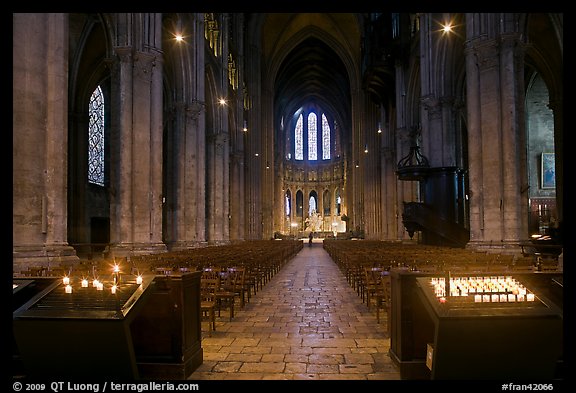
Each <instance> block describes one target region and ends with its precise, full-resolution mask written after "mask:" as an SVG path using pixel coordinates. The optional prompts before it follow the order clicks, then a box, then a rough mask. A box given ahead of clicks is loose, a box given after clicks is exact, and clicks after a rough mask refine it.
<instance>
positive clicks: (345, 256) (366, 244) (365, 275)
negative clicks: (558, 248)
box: [323, 240, 558, 321]
mask: <svg viewBox="0 0 576 393" xmlns="http://www.w3.org/2000/svg"><path fill="white" fill-rule="evenodd" d="M323 245H324V249H325V250H326V251H327V252H328V254H329V255H330V256H331V258H332V259H333V260H334V261H335V263H336V264H337V265H338V266H339V268H340V270H341V271H342V273H343V274H344V275H345V277H346V279H347V281H348V283H349V285H350V286H351V287H352V288H353V289H354V290H355V291H356V292H357V294H358V296H360V297H361V299H362V301H363V302H365V303H366V304H367V306H368V308H371V307H372V305H374V304H379V305H380V306H382V307H383V308H384V309H386V302H387V304H390V301H391V299H390V298H389V297H388V296H389V294H386V293H385V292H384V291H383V290H382V289H381V288H380V287H379V286H378V284H377V280H375V278H374V277H373V274H374V272H378V274H379V275H382V273H381V272H389V271H390V270H393V269H406V270H411V271H418V272H426V273H442V272H444V271H445V270H450V271H452V272H454V273H474V274H478V273H489V272H502V273H513V272H526V271H534V270H537V269H538V270H541V271H554V270H557V268H558V265H557V261H555V260H551V259H542V260H538V261H537V260H536V259H535V258H534V257H532V256H525V255H522V254H521V253H517V254H507V253H500V252H492V253H489V252H482V251H475V250H470V249H462V248H452V247H445V246H433V245H423V244H403V243H401V242H394V241H389V242H387V241H376V240H362V241H352V240H325V241H324V244H323ZM385 276H386V274H385ZM386 280H387V282H388V283H389V274H388V275H387V278H386ZM387 285H389V284H387ZM377 289H378V291H380V292H376V290H377ZM376 311H377V313H379V311H380V308H379V307H377V308H376ZM377 318H378V321H380V317H379V315H377Z"/></svg>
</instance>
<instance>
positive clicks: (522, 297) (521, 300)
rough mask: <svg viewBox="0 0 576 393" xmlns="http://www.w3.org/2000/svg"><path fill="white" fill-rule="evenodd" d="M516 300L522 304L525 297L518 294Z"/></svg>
mask: <svg viewBox="0 0 576 393" xmlns="http://www.w3.org/2000/svg"><path fill="white" fill-rule="evenodd" d="M517 299H518V301H519V302H523V301H524V300H526V298H525V296H524V295H523V294H521V293H520V294H518V296H517Z"/></svg>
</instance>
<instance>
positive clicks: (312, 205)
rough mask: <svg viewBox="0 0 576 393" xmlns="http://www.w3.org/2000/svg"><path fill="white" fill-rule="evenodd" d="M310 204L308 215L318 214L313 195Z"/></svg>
mask: <svg viewBox="0 0 576 393" xmlns="http://www.w3.org/2000/svg"><path fill="white" fill-rule="evenodd" d="M308 204H309V206H308V215H309V216H311V215H312V214H314V213H316V198H314V196H313V195H311V196H310V200H309V201H308Z"/></svg>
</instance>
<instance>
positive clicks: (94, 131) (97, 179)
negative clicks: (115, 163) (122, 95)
mask: <svg viewBox="0 0 576 393" xmlns="http://www.w3.org/2000/svg"><path fill="white" fill-rule="evenodd" d="M88 117H89V122H88V182H90V183H94V184H98V185H100V186H103V185H104V95H103V94H102V89H101V88H100V86H98V87H97V88H96V90H94V92H93V93H92V96H91V97H90V103H89V108H88Z"/></svg>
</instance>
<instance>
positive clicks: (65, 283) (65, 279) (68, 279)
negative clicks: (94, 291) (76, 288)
mask: <svg viewBox="0 0 576 393" xmlns="http://www.w3.org/2000/svg"><path fill="white" fill-rule="evenodd" d="M62 283H63V284H64V285H68V284H70V277H68V276H64V278H63V279H62Z"/></svg>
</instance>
